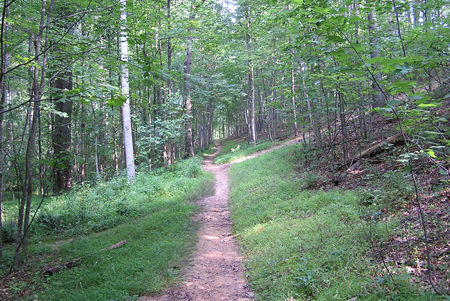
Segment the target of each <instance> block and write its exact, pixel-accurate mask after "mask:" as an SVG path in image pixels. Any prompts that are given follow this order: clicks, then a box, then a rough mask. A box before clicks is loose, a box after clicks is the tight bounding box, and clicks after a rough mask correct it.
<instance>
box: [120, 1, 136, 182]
mask: <svg viewBox="0 0 450 301" xmlns="http://www.w3.org/2000/svg"><path fill="white" fill-rule="evenodd" d="M119 3H120V21H121V23H120V38H119V44H120V60H121V65H120V68H121V71H120V83H121V91H122V95H123V96H124V97H125V102H124V103H123V105H122V126H123V141H124V145H125V160H126V164H127V177H128V179H129V180H130V181H133V180H134V178H135V177H136V168H135V165H134V150H133V133H132V126H131V115H130V84H129V74H128V35H127V8H126V6H127V0H120V2H119Z"/></svg>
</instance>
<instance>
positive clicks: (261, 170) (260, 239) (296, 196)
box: [230, 145, 427, 300]
mask: <svg viewBox="0 0 450 301" xmlns="http://www.w3.org/2000/svg"><path fill="white" fill-rule="evenodd" d="M300 148H301V146H300V145H294V146H289V147H284V148H282V149H279V150H275V151H273V152H270V153H268V154H265V155H262V156H260V157H257V158H255V159H252V160H248V161H246V162H243V163H239V164H235V165H233V166H232V167H231V169H230V177H231V192H230V204H231V214H232V218H233V220H234V231H235V232H236V233H237V234H239V238H240V246H241V248H242V251H243V253H244V254H245V256H246V258H247V261H246V264H247V267H248V270H249V272H248V273H249V282H250V285H251V288H252V289H253V290H254V292H255V293H256V294H257V296H258V299H259V300H290V298H294V299H295V300H349V299H351V298H353V297H358V300H426V298H427V296H426V295H425V294H423V293H422V292H420V290H419V289H416V288H415V287H414V286H412V285H411V284H409V282H408V281H407V280H406V279H405V278H404V275H405V274H402V273H400V272H401V271H397V272H399V273H398V274H397V275H398V276H395V281H396V285H397V288H395V287H394V286H393V284H392V282H391V280H390V279H389V277H388V276H387V273H386V272H385V271H383V267H382V265H381V264H380V263H376V262H375V260H374V258H373V257H371V256H370V254H371V243H370V240H371V239H373V240H375V241H380V240H383V239H386V238H388V237H389V235H391V234H392V232H393V231H395V230H396V227H397V226H398V224H397V222H396V221H395V220H389V221H384V220H385V219H383V220H381V219H380V218H381V216H378V215H377V217H376V218H377V220H376V222H374V221H373V220H371V219H369V221H367V218H365V217H367V215H368V214H369V213H370V212H371V210H375V208H372V207H370V206H369V207H365V206H363V205H361V203H362V201H361V197H360V196H359V195H358V194H357V193H354V192H351V191H342V190H331V191H312V190H307V189H306V188H307V187H309V185H304V183H303V181H304V178H305V177H304V176H301V175H298V174H296V172H295V171H294V166H295V162H296V159H295V157H296V153H297V152H298V151H299V149H300ZM369 216H370V215H369ZM368 223H372V225H371V230H370V239H368V231H369V227H368Z"/></svg>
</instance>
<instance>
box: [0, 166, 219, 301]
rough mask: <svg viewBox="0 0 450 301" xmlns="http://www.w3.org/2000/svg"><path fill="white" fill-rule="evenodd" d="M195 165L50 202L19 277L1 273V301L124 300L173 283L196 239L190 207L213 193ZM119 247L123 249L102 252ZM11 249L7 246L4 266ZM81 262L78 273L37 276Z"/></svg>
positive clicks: (115, 182)
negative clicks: (14, 300)
mask: <svg viewBox="0 0 450 301" xmlns="http://www.w3.org/2000/svg"><path fill="white" fill-rule="evenodd" d="M200 163H201V161H200V159H199V158H192V159H189V160H185V161H182V162H180V163H178V164H176V165H175V166H173V167H172V169H171V170H169V171H163V170H156V171H152V172H147V173H140V174H138V175H137V177H136V181H135V182H133V183H128V182H127V181H126V179H125V178H114V179H113V180H111V181H108V182H101V183H98V184H97V185H95V186H87V185H86V186H84V187H78V188H76V189H74V190H72V191H71V192H68V193H64V194H61V195H59V196H55V197H52V198H51V199H50V200H49V201H47V202H46V203H45V205H44V207H43V208H42V211H41V212H40V213H39V214H38V217H37V220H36V222H35V224H34V227H33V232H32V234H33V235H32V240H31V244H30V246H29V253H30V257H29V258H27V259H26V260H25V263H24V266H23V270H22V271H19V272H18V273H15V274H12V275H6V274H4V276H5V277H4V278H3V280H2V282H3V283H2V285H3V290H2V293H1V294H0V299H13V298H17V297H18V296H21V297H22V298H24V299H27V298H29V299H31V300H125V299H130V298H131V299H133V296H141V295H145V294H154V293H157V292H160V291H161V290H163V289H164V288H165V287H167V286H169V285H170V284H172V283H173V282H174V281H176V280H178V279H179V277H180V276H181V274H180V267H181V266H182V264H183V262H184V261H185V260H186V259H187V256H189V254H191V251H192V247H193V246H194V244H195V240H196V236H195V233H196V229H197V227H196V223H195V222H194V221H192V219H191V217H192V215H193V214H194V213H195V212H196V211H197V206H196V205H194V204H193V203H192V202H191V201H193V200H197V199H200V198H201V197H203V196H206V195H209V194H210V193H212V189H213V177H212V175H211V174H209V173H206V172H204V171H203V170H202V169H201V164H200ZM55 231H56V232H58V233H59V235H57V236H56V237H55V235H54V234H53V232H55ZM57 237H58V238H59V239H61V238H69V237H70V239H65V240H60V241H56V242H55V239H56V238H57ZM122 240H126V241H127V242H126V244H125V245H124V246H123V247H120V248H118V249H114V250H110V251H106V252H103V251H101V250H102V249H103V248H107V247H109V246H111V245H113V244H115V243H117V242H119V241H122ZM12 249H13V247H12V245H7V246H6V248H5V253H6V254H5V258H6V259H11V257H12ZM79 257H82V261H81V264H80V265H79V266H76V267H74V268H71V269H65V270H63V271H62V272H60V273H56V274H54V275H53V276H50V277H46V276H44V274H43V273H42V271H43V270H45V269H46V267H54V266H58V265H59V264H61V263H63V262H67V261H70V260H73V259H75V258H79ZM4 267H5V268H6V266H4ZM3 272H4V273H5V272H6V269H4V270H3ZM23 272H26V273H25V274H24V273H23ZM23 275H26V276H23Z"/></svg>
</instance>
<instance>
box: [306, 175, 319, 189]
mask: <svg viewBox="0 0 450 301" xmlns="http://www.w3.org/2000/svg"><path fill="white" fill-rule="evenodd" d="M321 182H322V178H321V177H320V176H319V175H318V174H315V173H313V172H307V173H305V174H304V176H303V179H302V188H303V189H313V188H316V187H317V186H318V185H319V184H320V183H321Z"/></svg>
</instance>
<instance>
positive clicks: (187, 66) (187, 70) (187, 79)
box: [184, 6, 194, 157]
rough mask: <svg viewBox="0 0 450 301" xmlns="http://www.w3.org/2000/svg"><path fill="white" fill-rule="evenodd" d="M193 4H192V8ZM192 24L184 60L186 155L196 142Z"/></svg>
mask: <svg viewBox="0 0 450 301" xmlns="http://www.w3.org/2000/svg"><path fill="white" fill-rule="evenodd" d="M192 9H193V6H191V10H192ZM193 19H194V12H191V15H190V17H189V20H190V21H193ZM192 35H193V29H192V25H189V37H188V38H187V49H186V61H185V62H184V97H185V100H184V105H185V109H186V147H185V149H186V157H193V156H194V144H193V141H192V117H191V113H192V103H191V64H192V41H193V36H192Z"/></svg>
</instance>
